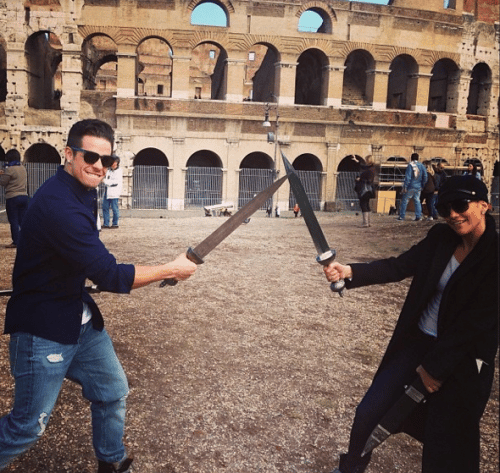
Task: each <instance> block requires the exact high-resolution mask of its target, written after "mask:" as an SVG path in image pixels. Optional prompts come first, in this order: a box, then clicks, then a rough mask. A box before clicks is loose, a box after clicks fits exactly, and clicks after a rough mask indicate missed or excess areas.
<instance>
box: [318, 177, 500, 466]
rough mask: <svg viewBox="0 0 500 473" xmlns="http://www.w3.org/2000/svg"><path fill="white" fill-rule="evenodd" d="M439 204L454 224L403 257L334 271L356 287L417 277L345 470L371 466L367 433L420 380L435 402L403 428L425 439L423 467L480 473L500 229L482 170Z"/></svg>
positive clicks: (451, 183) (358, 419) (451, 188)
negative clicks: (366, 448) (480, 176)
mask: <svg viewBox="0 0 500 473" xmlns="http://www.w3.org/2000/svg"><path fill="white" fill-rule="evenodd" d="M436 208H437V211H438V212H439V214H440V215H441V216H442V217H443V218H444V219H445V221H446V224H437V225H434V226H433V227H432V228H431V229H430V231H429V233H428V234H427V236H426V238H424V239H423V240H422V241H420V242H419V243H417V244H416V245H415V246H413V247H412V248H410V249H409V250H408V251H406V252H404V253H403V254H401V255H400V256H398V257H393V258H387V259H384V260H379V261H374V262H372V263H355V264H351V265H348V266H345V265H342V264H339V263H331V264H330V265H329V266H327V267H325V269H324V271H325V274H326V277H327V279H328V280H329V281H338V280H339V279H345V280H346V287H347V288H348V289H352V288H355V287H362V286H368V285H371V284H383V283H389V282H396V281H401V280H403V279H405V278H407V277H413V280H412V283H411V286H410V289H409V291H408V295H407V297H406V300H405V303H404V305H403V308H402V311H401V314H400V316H399V319H398V321H397V324H396V327H395V330H394V333H393V335H392V338H391V341H390V342H389V345H388V347H387V350H386V353H385V355H384V357H383V359H382V362H381V364H380V366H379V368H378V370H377V373H376V374H375V377H374V379H373V381H372V384H371V386H370V388H369V389H368V391H367V393H366V394H365V396H364V398H363V400H362V401H361V403H360V404H359V405H358V407H357V409H356V415H355V419H354V423H353V426H352V429H351V436H350V443H349V449H348V452H347V453H346V454H343V455H341V456H340V464H339V467H338V469H337V470H334V471H335V472H337V473H339V472H340V473H362V472H363V471H365V469H366V468H367V465H368V462H369V461H370V457H371V453H370V454H367V455H365V456H364V457H361V453H362V451H363V448H364V446H365V443H366V441H367V439H368V438H369V436H370V434H371V432H372V430H373V429H374V428H375V427H376V426H377V424H378V423H379V422H380V420H381V419H382V417H383V416H384V414H385V413H386V412H387V411H388V409H389V408H390V407H392V405H393V404H394V403H395V401H396V400H397V399H399V398H400V397H401V395H403V393H404V389H405V386H406V385H409V384H410V383H412V381H413V380H414V379H415V378H416V377H417V376H420V378H421V380H422V382H423V384H424V386H425V388H426V390H427V393H426V394H427V396H426V398H427V400H426V402H425V403H421V404H419V406H418V407H417V409H416V410H415V411H414V413H413V414H412V415H411V416H410V417H409V418H408V419H406V421H405V422H404V424H403V426H402V427H401V431H402V432H405V433H407V434H409V435H411V436H412V437H414V438H416V439H417V440H419V441H421V442H423V456H422V473H479V458H480V455H479V452H480V449H479V440H480V434H479V421H480V419H481V416H482V414H483V411H484V409H485V407H486V403H487V401H488V398H489V395H490V391H491V385H492V382H493V373H494V366H495V355H496V351H497V347H498V233H497V231H496V228H495V220H494V219H493V217H492V216H490V215H489V214H488V209H489V205H488V191H487V188H486V186H485V185H484V183H483V182H482V181H480V180H478V179H476V178H475V177H473V176H452V177H450V178H448V179H447V180H446V181H445V182H444V184H443V185H442V187H441V188H440V190H439V194H438V202H437V205H436ZM367 310H370V312H373V311H376V310H377V307H376V305H375V306H374V307H370V308H367ZM380 317H381V318H382V317H383V316H382V315H381V316H380Z"/></svg>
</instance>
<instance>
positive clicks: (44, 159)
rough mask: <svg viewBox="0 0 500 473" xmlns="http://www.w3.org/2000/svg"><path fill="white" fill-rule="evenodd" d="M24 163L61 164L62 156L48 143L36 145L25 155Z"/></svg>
mask: <svg viewBox="0 0 500 473" xmlns="http://www.w3.org/2000/svg"><path fill="white" fill-rule="evenodd" d="M24 162H26V163H52V164H61V155H60V154H59V153H58V152H57V150H56V149H55V148H54V147H53V146H52V145H49V144H48V143H35V144H33V145H31V146H30V147H29V148H28V149H27V150H26V152H25V153H24Z"/></svg>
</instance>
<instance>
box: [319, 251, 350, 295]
mask: <svg viewBox="0 0 500 473" xmlns="http://www.w3.org/2000/svg"><path fill="white" fill-rule="evenodd" d="M336 255H337V253H336V251H335V250H334V249H333V248H330V249H329V250H328V251H325V252H324V253H322V254H321V255H318V256H317V257H316V261H317V262H318V263H319V264H322V265H323V266H328V265H329V264H330V263H331V262H332V261H333V260H334V259H335V256H336ZM330 289H331V290H332V291H333V292H338V293H339V296H340V297H344V289H345V281H344V280H343V279H339V280H338V281H337V282H332V283H331V284H330Z"/></svg>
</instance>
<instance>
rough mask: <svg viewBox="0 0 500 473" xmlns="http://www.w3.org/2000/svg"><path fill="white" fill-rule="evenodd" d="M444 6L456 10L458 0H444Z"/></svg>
mask: <svg viewBox="0 0 500 473" xmlns="http://www.w3.org/2000/svg"><path fill="white" fill-rule="evenodd" d="M443 6H444V8H446V9H450V10H456V8H457V0H444V5H443Z"/></svg>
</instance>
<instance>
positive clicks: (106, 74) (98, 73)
mask: <svg viewBox="0 0 500 473" xmlns="http://www.w3.org/2000/svg"><path fill="white" fill-rule="evenodd" d="M117 53H118V47H117V46H116V43H115V42H114V41H113V40H112V39H111V38H110V37H109V36H105V35H96V36H92V37H91V38H88V39H87V40H86V41H85V42H84V44H83V47H82V72H83V88H84V89H85V90H96V89H99V90H103V83H105V86H104V89H106V90H107V91H110V92H112V91H116V89H117V64H118V58H117Z"/></svg>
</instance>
